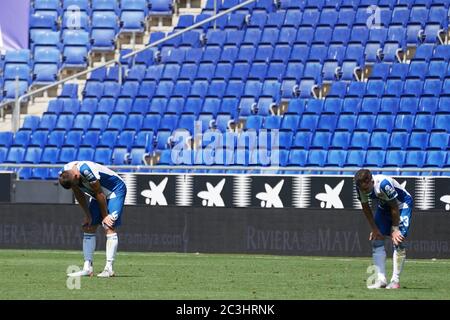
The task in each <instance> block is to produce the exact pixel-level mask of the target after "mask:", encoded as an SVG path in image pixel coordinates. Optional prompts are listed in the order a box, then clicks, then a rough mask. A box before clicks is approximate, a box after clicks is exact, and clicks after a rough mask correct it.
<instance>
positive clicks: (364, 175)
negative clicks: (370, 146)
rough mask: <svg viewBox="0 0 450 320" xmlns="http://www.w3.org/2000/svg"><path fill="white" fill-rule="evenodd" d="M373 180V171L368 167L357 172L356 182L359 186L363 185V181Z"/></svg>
mask: <svg viewBox="0 0 450 320" xmlns="http://www.w3.org/2000/svg"><path fill="white" fill-rule="evenodd" d="M370 180H372V173H371V172H370V170H368V169H360V170H358V172H356V174H355V183H356V185H357V186H360V185H361V182H366V181H370Z"/></svg>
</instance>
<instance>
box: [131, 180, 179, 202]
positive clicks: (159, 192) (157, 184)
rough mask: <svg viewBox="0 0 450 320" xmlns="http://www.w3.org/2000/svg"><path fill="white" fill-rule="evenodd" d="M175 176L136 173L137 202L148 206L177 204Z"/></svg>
mask: <svg viewBox="0 0 450 320" xmlns="http://www.w3.org/2000/svg"><path fill="white" fill-rule="evenodd" d="M176 179H177V176H175V175H167V176H162V175H137V179H136V185H137V195H136V203H137V204H146V205H149V206H168V205H177V202H176V191H177V180H176Z"/></svg>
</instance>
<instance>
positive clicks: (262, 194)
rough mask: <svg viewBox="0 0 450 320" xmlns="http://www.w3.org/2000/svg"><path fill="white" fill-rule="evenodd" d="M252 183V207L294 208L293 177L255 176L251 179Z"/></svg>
mask: <svg viewBox="0 0 450 320" xmlns="http://www.w3.org/2000/svg"><path fill="white" fill-rule="evenodd" d="M250 182H251V186H252V188H251V190H252V193H251V194H252V199H251V206H252V207H259V208H289V207H292V177H289V176H253V177H251V178H250Z"/></svg>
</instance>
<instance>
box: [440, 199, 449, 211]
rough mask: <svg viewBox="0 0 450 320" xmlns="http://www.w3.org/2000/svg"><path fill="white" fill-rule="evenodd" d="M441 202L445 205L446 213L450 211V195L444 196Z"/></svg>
mask: <svg viewBox="0 0 450 320" xmlns="http://www.w3.org/2000/svg"><path fill="white" fill-rule="evenodd" d="M440 200H441V201H442V202H443V203H445V211H450V195H446V196H442V197H441V199H440Z"/></svg>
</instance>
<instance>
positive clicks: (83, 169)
mask: <svg viewBox="0 0 450 320" xmlns="http://www.w3.org/2000/svg"><path fill="white" fill-rule="evenodd" d="M78 169H79V170H80V174H81V175H83V176H84V177H85V178H87V179H88V180H91V179H95V177H96V175H95V169H96V168H95V166H94V163H93V162H90V161H79V162H78Z"/></svg>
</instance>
